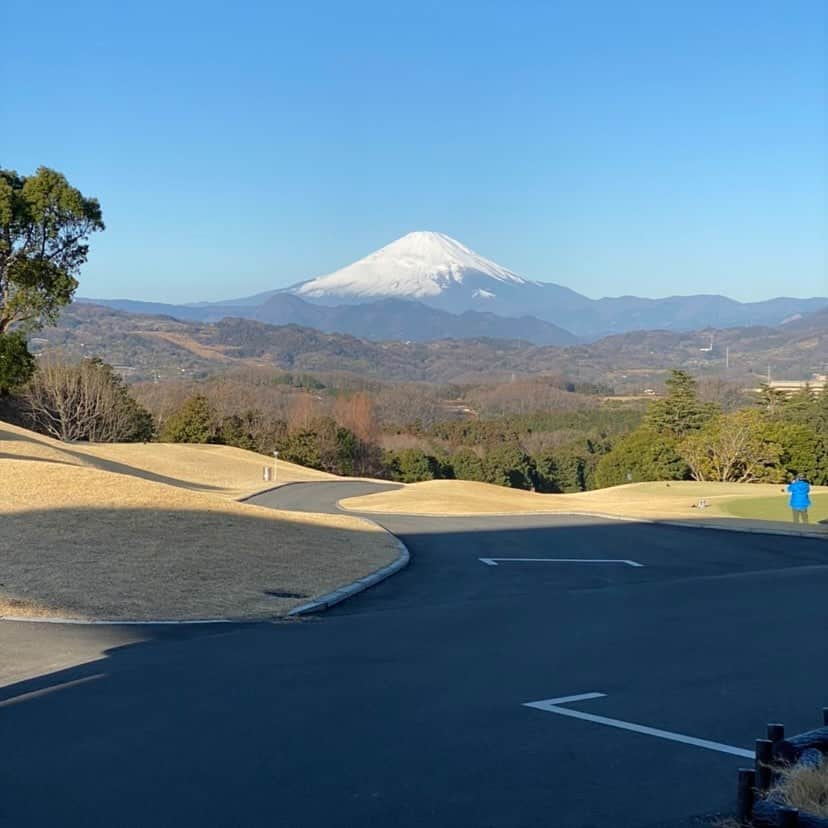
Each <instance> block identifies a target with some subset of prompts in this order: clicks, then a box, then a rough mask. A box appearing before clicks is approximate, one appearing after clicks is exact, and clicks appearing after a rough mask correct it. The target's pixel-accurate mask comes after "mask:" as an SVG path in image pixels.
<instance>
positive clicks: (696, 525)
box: [336, 498, 828, 540]
mask: <svg viewBox="0 0 828 828" xmlns="http://www.w3.org/2000/svg"><path fill="white" fill-rule="evenodd" d="M347 499H348V498H342V500H347ZM342 500H339V501H337V504H336V505H337V508H338V509H340V510H342V511H343V512H348V513H350V514H354V515H360V516H362V517H365V516H367V515H371V516H374V517H378V516H380V515H390V516H393V517H410V518H418V517H427V518H459V519H467V518H489V517H517V518H519V517H589V518H600V519H601V520H614V521H621V522H623V523H647V524H650V525H652V526H678V527H681V528H682V529H712V530H714V531H719V532H743V533H746V534H752V535H786V536H788V537H793V538H806V539H812V540H828V528H826V529H824V530H823V529H817V530H816V531H810V532H802V531H799V530H796V529H783V528H782V527H778V526H769V527H767V528H765V527H763V526H740V525H737V526H733V525H730V524H729V522H724V523H703V522H701V521H692V520H687V521H682V520H672V519H670V518H643V517H624V516H623V515H608V514H605V513H603V512H486V513H485V514H465V515H458V514H446V513H445V512H443V513H440V512H418V513H416V514H414V513H412V512H361V511H359V510H358V509H351V508H349V507H347V506H343V505H342ZM727 520H728V519H727V518H725V521H727ZM732 520H734V521H737V520H739V518H732ZM811 525H812V526H814V527H815V526H816V524H811Z"/></svg>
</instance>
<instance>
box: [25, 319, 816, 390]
mask: <svg viewBox="0 0 828 828" xmlns="http://www.w3.org/2000/svg"><path fill="white" fill-rule="evenodd" d="M32 348H33V350H36V351H44V350H54V349H60V350H61V351H62V352H63V353H65V354H66V355H68V356H76V357H79V356H84V355H88V354H91V353H92V354H95V355H98V356H100V357H102V358H103V359H105V360H106V361H108V362H110V363H112V364H114V365H117V366H120V367H122V368H123V369H125V370H126V371H127V372H128V373H129V374H130V375H132V376H134V377H137V378H141V377H144V378H147V377H152V376H154V375H161V376H173V375H198V374H199V373H204V372H211V371H214V370H216V369H218V368H221V367H223V366H225V367H226V366H233V365H235V366H242V365H258V366H262V365H266V366H272V367H277V368H284V369H288V370H294V371H345V372H351V373H355V374H360V375H362V376H366V377H372V378H375V379H385V380H407V381H427V382H468V381H471V382H473V381H477V380H480V379H483V378H486V379H492V378H494V379H507V378H509V377H510V375H511V374H519V375H525V374H539V373H556V374H565V375H566V376H568V377H570V378H572V379H574V380H579V381H585V382H596V383H602V384H606V385H612V386H614V387H616V389H618V390H620V391H623V390H635V389H636V388H640V387H642V386H644V385H647V384H650V383H652V382H655V381H657V380H658V378H660V377H662V376H663V375H664V372H665V371H667V370H668V369H670V368H674V367H681V368H685V369H688V370H691V371H693V372H694V373H696V374H699V375H705V374H717V375H720V374H722V373H723V372H724V371H725V364H726V361H728V362H729V371H728V375H729V376H731V377H733V378H740V377H748V376H749V375H751V374H761V375H763V374H765V373H766V372H767V369H768V366H769V365H770V366H771V369H772V371H773V373H774V375H776V376H785V377H788V378H801V379H807V378H808V377H810V376H811V375H812V374H813V373H817V372H822V371H824V366H825V365H826V363H828V309H825V310H822V311H819V312H817V313H814V314H810V315H808V316H804V317H801V318H799V319H797V320H795V321H792V322H790V323H788V324H786V325H781V326H778V327H775V328H764V327H756V328H731V329H725V330H718V331H712V330H710V331H700V332H691V333H672V332H667V331H640V332H634V333H627V334H621V335H618V336H612V337H608V338H606V339H602V340H599V341H598V342H594V343H591V344H588V345H577V346H571V347H566V348H560V347H550V346H546V347H541V346H534V345H529V344H528V343H525V342H521V341H517V340H494V339H474V340H440V341H437V342H429V343H405V342H369V341H365V340H361V339H357V338H356V337H352V336H348V335H342V334H327V333H322V332H320V331H316V330H312V329H309V328H302V327H298V326H295V325H286V326H273V325H268V324H266V323H261V322H255V321H250V320H243V319H232V318H230V319H224V320H222V321H220V322H217V323H213V324H202V323H188V322H181V321H178V320H174V319H171V318H169V317H159V316H137V315H129V314H125V313H121V312H118V311H112V310H110V309H108V308H102V307H99V306H95V305H86V304H83V305H73V306H71V307H70V308H68V309H67V310H66V311H65V312H64V313H63V316H62V318H61V321H60V323H59V326H58V327H57V328H48V329H46V330H44V331H42V332H41V333H40V334H39V335H38V337H36V338H34V339H33V340H32Z"/></svg>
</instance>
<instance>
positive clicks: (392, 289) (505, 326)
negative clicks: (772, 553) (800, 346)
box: [79, 232, 828, 345]
mask: <svg viewBox="0 0 828 828" xmlns="http://www.w3.org/2000/svg"><path fill="white" fill-rule="evenodd" d="M79 301H87V302H94V303H96V304H99V305H105V306H107V307H111V308H115V309H117V310H121V311H125V312H128V313H149V314H163V315H167V316H172V317H173V318H175V319H181V320H185V321H194V322H217V321H219V320H221V319H224V318H227V317H236V318H241V319H252V320H256V321H259V322H267V323H269V324H276V325H284V324H298V325H306V326H308V327H312V328H315V329H317V330H322V331H328V332H338V333H349V334H352V335H354V336H358V337H361V338H365V339H372V340H388V339H402V340H407V341H415V342H423V341H431V340H434V339H442V338H453V339H468V338H474V337H479V336H490V337H495V338H507V339H511V338H519V339H523V340H526V341H529V342H532V343H534V344H537V345H566V344H571V343H572V342H574V341H576V340H577V339H580V340H584V341H589V340H595V339H598V338H600V337H604V336H607V335H610V334H614V333H624V332H627V331H635V330H653V329H660V330H668V331H689V330H698V329H701V328H708V327H715V328H729V327H736V326H749V325H770V326H773V325H778V324H780V323H782V322H784V321H785V320H787V319H790V318H792V317H796V316H798V315H801V314H807V313H812V312H814V311H817V310H819V309H820V308H823V307H826V306H828V297H815V298H811V299H793V298H777V299H769V300H767V301H764V302H748V303H742V302H737V301H735V300H733V299H728V298H727V297H725V296H710V295H696V296H671V297H667V298H664V299H642V298H638V297H635V296H620V297H615V298H604V299H589V298H587V297H586V296H582V295H581V294H579V293H576V292H575V291H574V290H570V289H569V288H566V287H562V286H560V285H556V284H552V283H547V282H533V281H530V280H528V279H524V278H523V277H521V276H518V275H517V274H516V273H513V272H512V271H510V270H508V269H506V268H504V267H502V266H501V265H498V264H496V263H495V262H492V261H490V260H489V259H485V258H484V257H482V256H480V255H479V254H477V253H475V252H474V251H472V250H469V248H467V247H465V246H464V245H462V244H461V243H460V242H458V241H455V240H454V239H451V238H449V237H448V236H446V235H444V234H442V233H431V232H417V233H409V234H408V235H406V236H403V237H402V238H401V239H398V240H397V241H395V242H392V243H391V244H389V245H387V246H386V247H383V248H381V249H380V250H377V251H376V252H374V253H372V254H370V255H369V256H366V257H365V258H364V259H360V260H359V261H357V262H354V263H353V264H350V265H348V266H347V267H344V268H342V269H341V270H338V271H336V272H334V273H331V274H328V275H326V276H320V277H318V278H316V279H311V280H309V281H306V282H301V283H299V284H296V285H293V286H292V287H290V288H284V289H280V290H274V291H269V292H266V293H260V294H257V295H255V296H247V297H243V298H240V299H233V300H228V301H224V302H210V303H204V302H202V303H197V304H184V305H170V304H163V303H157V302H138V301H133V300H129V299H89V300H79Z"/></svg>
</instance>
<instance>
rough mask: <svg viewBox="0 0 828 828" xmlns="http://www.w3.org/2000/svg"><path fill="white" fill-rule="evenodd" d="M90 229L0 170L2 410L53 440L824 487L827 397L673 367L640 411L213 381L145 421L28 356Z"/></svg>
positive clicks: (109, 389)
mask: <svg viewBox="0 0 828 828" xmlns="http://www.w3.org/2000/svg"><path fill="white" fill-rule="evenodd" d="M103 229H104V223H103V218H102V213H101V208H100V205H99V203H98V201H97V200H96V199H94V198H88V197H86V196H84V195H83V194H82V193H81V192H80V191H79V190H77V189H76V188H74V187H73V186H72V185H71V184H69V182H68V181H67V180H66V178H65V177H64V176H63V175H61V174H60V173H58V172H56V171H55V170H50V169H48V168H45V167H41V168H39V169H38V170H37V171H36V172H35V173H34V174H33V175H31V176H22V175H19V174H18V173H17V172H15V171H13V170H7V169H2V168H0V407H2V412H0V413H3V414H4V415H5V416H7V417H12V418H15V419H18V420H19V421H23V422H24V424H26V425H29V426H30V427H32V428H34V429H36V430H38V431H41V432H43V433H46V434H49V435H51V436H53V437H56V438H57V439H60V440H64V441H75V440H89V441H98V442H107V441H140V440H143V441H148V440H154V439H159V440H164V441H171V442H195V443H211V442H212V443H223V444H226V445H231V446H238V447H240V448H245V449H249V450H252V451H258V452H261V453H263V454H270V453H271V452H273V451H280V452H281V456H282V457H284V458H285V459H286V460H291V461H294V462H296V463H300V464H302V465H305V466H309V467H312V468H318V469H323V470H325V471H330V472H334V473H338V474H347V475H370V476H377V477H386V478H388V479H392V480H399V481H403V482H416V481H420V480H428V479H434V478H440V477H443V478H457V479H463V480H480V481H484V482H488V483H494V484H497V485H502V486H511V487H515V488H523V489H535V490H538V491H546V492H569V491H584V490H586V489H591V488H596V487H604V486H612V485H617V484H621V483H627V482H636V481H644V480H685V479H695V480H717V481H726V482H773V483H776V482H781V481H784V480H786V479H787V478H788V477H789V476H791V475H792V474H794V473H802V474H804V475H805V476H806V477H808V479H809V480H810V481H811V482H812V483H816V484H825V483H828V392H825V391H823V393H822V394H821V395H817V394H814V393H812V392H811V391H810V390H809V389H807V388H806V389H805V390H803V391H802V392H800V393H798V394H794V395H792V396H787V395H784V394H780V393H779V392H776V391H774V390H773V389H771V388H769V387H767V386H765V387H764V388H763V389H762V391H761V393H760V394H759V395H758V396H757V398H756V399H755V400H754V401H753V402H752V403H747V404H743V400H742V399H741V398H739V397H738V395H735V393H734V389H729V390H728V389H719V390H718V392H717V393H716V394H714V395H713V396H718V399H719V402H716V401H715V400H714V399H711V398H710V396H711V395H710V394H709V392H710V390H711V389H710V388H709V387H708V388H706V389H705V391H706V392H707V393H705V394H701V393H700V388H699V386H698V384H697V382H696V380H695V379H694V378H693V377H691V376H690V375H688V374H687V373H685V372H683V371H677V370H676V371H673V372H672V375H671V376H670V378H669V379H668V380H667V383H666V385H667V394H666V395H665V396H664V397H663V398H661V399H657V400H654V401H652V402H651V404H650V405H649V407H648V409H647V411H646V412H642V411H640V410H638V409H637V408H635V407H633V408H630V407H626V408H625V407H618V406H610V405H606V404H603V405H602V404H597V403H595V398H596V395H598V394H601V393H602V392H604V391H606V390H607V389H603V388H601V387H599V386H586V385H578V384H576V383H569V382H568V381H564V379H563V378H558V379H557V380H556V379H552V378H545V379H544V378H530V379H521V380H520V381H518V382H511V383H500V384H492V385H479V386H476V387H473V388H471V389H466V390H465V391H461V389H455V391H456V393H457V394H458V395H459V394H461V393H462V394H463V395H464V396H463V401H464V405H463V406H461V407H463V408H465V409H469V405H471V406H476V407H477V409H478V411H475V412H473V413H474V416H473V417H472V418H471V419H468V418H467V419H465V420H463V421H458V420H457V418H456V417H454V418H450V417H446V416H445V414H446V406H445V401H444V400H439V399H436V397H435V395H434V394H433V393H431V391H429V389H427V388H425V387H424V386H423V385H422V384H406V385H401V386H398V387H397V388H394V389H374V391H373V393H371V392H369V391H367V390H362V391H359V390H353V389H350V390H345V389H343V388H339V389H336V388H328V387H326V384H325V383H323V382H320V381H319V380H318V379H317V378H315V377H313V376H309V375H307V374H286V373H284V372H278V373H277V372H270V375H269V376H267V377H265V378H264V380H263V383H262V384H263V386H265V387H266V388H269V389H271V391H272V389H273V387H275V386H281V387H282V388H281V390H280V392H279V395H278V399H279V401H280V405H281V408H280V410H279V411H278V412H277V413H274V411H273V407H272V406H271V405H269V404H266V405H265V406H263V407H262V406H257V405H247V404H244V402H243V400H242V399H241V395H240V394H239V392H240V391H241V392H243V391H246V390H247V389H248V387H249V385H250V384H251V383H248V384H247V385H245V384H244V383H237V385H236V386H235V387H234V388H233V390H232V392H231V393H230V395H229V396H228V394H227V393H225V395H224V399H223V400H222V401H221V407H220V408H219V406H218V405H217V399H216V397H217V394H218V392H219V389H221V388H222V385H223V384H224V385H227V383H226V382H225V380H224V378H217V379H215V381H213V382H212V384H210V383H209V382H208V383H205V384H204V385H203V386H201V387H199V388H196V389H194V390H193V393H190V394H189V395H188V396H187V397H186V398H185V399H182V400H180V401H179V402H177V403H176V404H175V405H174V406H172V407H170V408H169V409H168V410H164V411H163V412H161V411H159V410H156V411H155V412H153V411H152V410H151V408H152V406H151V405H150V404H149V399H150V394H149V389H147V388H145V389H144V390H143V394H142V395H136V393H135V389H134V388H130V387H128V386H127V385H126V383H125V382H124V380H123V379H122V378H121V377H120V376H119V375H118V374H117V373H116V372H115V371H114V369H113V368H112V366H110V365H108V364H106V363H105V362H103V361H102V360H101V359H98V358H91V359H84V360H82V361H80V362H79V363H68V362H65V361H61V360H60V359H58V358H54V357H47V358H44V359H41V360H39V361H36V360H35V359H34V357H33V356H32V355H31V353H30V352H29V350H28V344H27V338H28V337H29V336H30V335H31V334H32V333H33V332H35V331H37V330H38V329H40V328H42V327H43V326H44V325H47V324H54V322H55V321H56V320H57V318H58V316H59V314H60V311H61V309H62V308H63V307H65V306H66V305H67V304H69V303H70V302H71V300H72V297H73V295H74V292H75V290H76V288H77V285H78V282H77V276H78V274H79V272H80V268H81V266H82V265H83V264H84V263H85V262H86V258H87V254H88V244H87V240H88V238H89V236H90V235H91V234H92V233H95V232H98V231H101V230H103ZM285 389H287V390H289V392H290V393H288V394H284V393H282V391H284V390H285ZM208 390H209V391H210V392H211V393H206V392H207V391H208ZM260 390H261V389H260ZM322 394H327V395H328V396H327V397H323V396H322ZM589 395H593V397H592V399H591V401H590V398H589ZM139 396H140V397H142V398H143V399H144V400H146V401H147V405H145V404H143V402H142V399H141V398H139ZM254 398H255V399H260V398H261V397H260V395H259V397H254ZM317 398H318V399H320V400H323V401H325V403H326V407H325V409H324V410H322V411H320V406H318V405H317V404H316V400H317ZM469 410H471V409H469ZM480 410H485V411H486V412H488V413H487V416H481V415H480V413H479V412H480ZM412 415H413V416H412Z"/></svg>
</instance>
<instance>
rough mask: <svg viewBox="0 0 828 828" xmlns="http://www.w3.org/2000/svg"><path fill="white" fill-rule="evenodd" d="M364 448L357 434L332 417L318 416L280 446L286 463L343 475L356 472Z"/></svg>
mask: <svg viewBox="0 0 828 828" xmlns="http://www.w3.org/2000/svg"><path fill="white" fill-rule="evenodd" d="M362 449H363V446H362V443H361V441H360V440H359V438H358V437H357V436H356V434H354V433H353V432H352V431H351V430H350V429H347V428H344V427H343V426H340V425H337V423H336V421H335V420H334V419H332V418H331V417H318V418H316V419H315V420H312V421H311V422H310V423H309V424H308V425H307V426H306V427H304V428H295V429H293V430H292V431H290V432H288V434H287V436H286V437H285V438H284V439H283V440H281V442H280V444H279V452H280V455H281V457H283V458H284V459H285V460H289V461H290V462H292V463H298V464H299V465H301V466H307V467H308V468H312V469H320V470H322V471H327V472H331V474H343V475H350V474H353V473H354V470H355V464H356V463H357V461H358V459H359V458H360V457H361V452H362Z"/></svg>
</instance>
